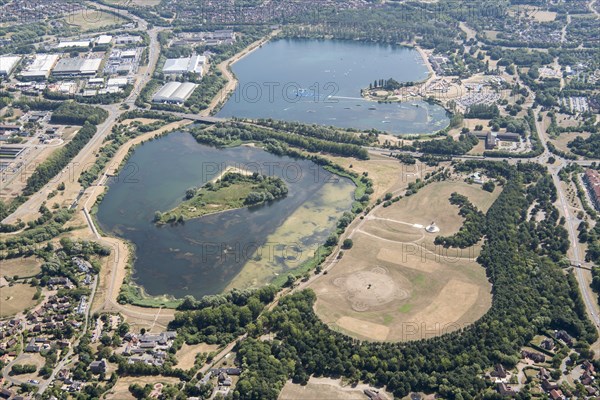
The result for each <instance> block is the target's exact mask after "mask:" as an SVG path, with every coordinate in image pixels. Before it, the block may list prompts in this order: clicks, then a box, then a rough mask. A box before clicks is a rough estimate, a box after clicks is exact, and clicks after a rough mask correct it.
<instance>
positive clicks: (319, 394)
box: [278, 377, 394, 400]
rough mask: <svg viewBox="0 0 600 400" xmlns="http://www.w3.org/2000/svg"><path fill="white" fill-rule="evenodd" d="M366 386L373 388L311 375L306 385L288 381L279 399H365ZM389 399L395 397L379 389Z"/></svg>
mask: <svg viewBox="0 0 600 400" xmlns="http://www.w3.org/2000/svg"><path fill="white" fill-rule="evenodd" d="M366 388H372V387H370V386H368V385H365V384H358V385H356V386H350V385H346V384H343V383H342V381H341V379H330V378H315V377H311V378H310V379H309V380H308V383H307V384H306V385H298V384H295V383H292V382H291V381H288V382H287V383H286V384H285V386H284V387H283V389H282V390H281V393H280V394H279V398H278V399H279V400H324V399H327V400H364V399H366V398H367V397H366V396H365V394H364V393H363V390H364V389H366ZM379 392H380V394H383V395H384V396H385V398H387V399H390V400H391V399H393V398H394V396H392V395H391V394H389V393H386V392H385V391H383V390H379Z"/></svg>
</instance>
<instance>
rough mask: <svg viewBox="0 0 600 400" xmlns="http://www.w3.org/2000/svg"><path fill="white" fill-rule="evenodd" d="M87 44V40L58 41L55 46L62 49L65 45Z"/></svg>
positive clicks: (84, 45)
mask: <svg viewBox="0 0 600 400" xmlns="http://www.w3.org/2000/svg"><path fill="white" fill-rule="evenodd" d="M89 45H90V41H89V40H78V41H72V42H60V43H59V44H58V46H56V47H57V48H59V49H64V48H65V47H88V46H89Z"/></svg>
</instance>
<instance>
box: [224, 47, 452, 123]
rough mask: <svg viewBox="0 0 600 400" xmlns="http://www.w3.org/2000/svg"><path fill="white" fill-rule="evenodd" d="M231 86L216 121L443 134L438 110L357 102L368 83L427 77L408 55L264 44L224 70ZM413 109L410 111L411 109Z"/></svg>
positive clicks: (399, 50) (396, 50)
mask: <svg viewBox="0 0 600 400" xmlns="http://www.w3.org/2000/svg"><path fill="white" fill-rule="evenodd" d="M232 69H233V72H234V73H235V74H236V76H237V78H238V80H239V85H238V87H237V89H236V91H235V92H234V93H233V94H232V96H231V97H230V98H229V100H228V101H227V102H226V104H225V105H224V107H223V108H222V109H221V111H220V112H219V113H218V114H217V116H219V117H246V118H274V119H279V120H284V121H299V122H304V123H315V124H321V125H333V126H337V127H342V128H357V129H362V130H367V129H372V128H375V129H378V130H382V131H387V132H390V133H394V134H412V133H431V132H435V131H438V130H440V129H443V128H444V127H446V126H447V124H448V122H449V120H448V117H447V116H446V111H445V110H444V109H443V108H442V107H440V106H437V105H429V104H427V103H425V102H423V101H415V102H410V103H393V104H378V103H375V102H370V101H366V100H364V99H362V98H361V97H360V90H361V88H365V87H368V86H369V83H370V82H373V81H374V80H375V79H388V78H394V79H396V80H397V81H401V82H408V81H419V80H422V79H425V78H427V74H428V71H427V68H426V66H425V65H424V64H423V59H422V58H421V56H420V55H419V53H418V52H417V51H416V50H414V49H409V48H405V47H399V46H391V45H380V44H373V43H360V42H352V41H340V40H301V39H280V40H275V41H271V42H269V43H267V44H265V45H264V46H262V47H261V48H259V49H257V50H256V51H254V52H252V53H251V54H249V55H248V56H246V57H244V58H243V59H241V60H240V61H239V62H237V63H235V64H234V65H233V66H232ZM416 105H418V107H417V106H416Z"/></svg>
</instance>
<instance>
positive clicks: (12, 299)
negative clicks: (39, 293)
mask: <svg viewBox="0 0 600 400" xmlns="http://www.w3.org/2000/svg"><path fill="white" fill-rule="evenodd" d="M34 294H35V288H34V287H31V286H30V285H27V284H20V283H18V284H15V285H13V286H3V287H0V318H4V317H10V316H12V315H15V314H17V313H20V312H23V311H24V310H26V309H27V308H30V307H33V306H34V305H35V304H36V303H37V301H36V300H33V295H34Z"/></svg>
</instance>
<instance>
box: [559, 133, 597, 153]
mask: <svg viewBox="0 0 600 400" xmlns="http://www.w3.org/2000/svg"><path fill="white" fill-rule="evenodd" d="M590 135H591V134H590V133H589V132H581V133H579V132H564V133H561V134H560V136H559V137H558V138H556V139H550V141H551V142H552V143H553V144H554V145H555V146H556V148H558V149H559V150H562V151H564V152H567V153H571V149H569V148H568V147H567V145H568V144H569V142H572V141H573V140H575V138H577V137H581V138H582V139H587V138H589V137H590ZM571 154H572V153H571Z"/></svg>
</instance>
